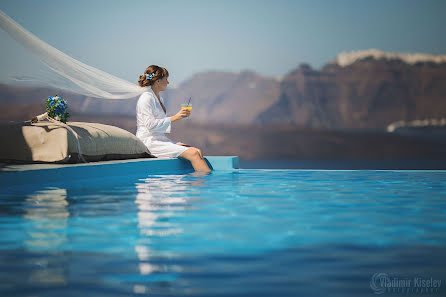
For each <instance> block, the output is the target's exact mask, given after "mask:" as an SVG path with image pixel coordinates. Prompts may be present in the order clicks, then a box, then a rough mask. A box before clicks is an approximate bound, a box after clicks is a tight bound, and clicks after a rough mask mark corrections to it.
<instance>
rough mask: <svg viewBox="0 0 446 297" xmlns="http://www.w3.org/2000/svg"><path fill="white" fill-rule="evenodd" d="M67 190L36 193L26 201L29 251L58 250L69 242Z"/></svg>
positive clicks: (27, 245)
mask: <svg viewBox="0 0 446 297" xmlns="http://www.w3.org/2000/svg"><path fill="white" fill-rule="evenodd" d="M66 198H67V190H66V189H57V188H56V189H49V190H43V191H39V192H35V193H33V194H32V195H30V196H28V197H27V198H26V199H25V214H24V216H23V217H24V218H25V219H26V221H27V223H26V224H25V226H26V229H25V232H26V233H27V234H28V236H29V238H28V239H27V240H25V246H26V247H27V248H29V249H46V248H57V247H58V246H60V245H62V244H63V243H65V242H66V241H67V236H66V234H65V232H64V231H65V229H66V227H67V221H68V217H69V216H70V213H69V211H68V202H67V200H66Z"/></svg>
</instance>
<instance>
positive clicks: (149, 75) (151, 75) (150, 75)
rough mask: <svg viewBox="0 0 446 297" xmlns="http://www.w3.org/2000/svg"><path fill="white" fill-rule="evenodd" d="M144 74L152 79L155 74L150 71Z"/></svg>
mask: <svg viewBox="0 0 446 297" xmlns="http://www.w3.org/2000/svg"><path fill="white" fill-rule="evenodd" d="M145 76H146V78H147V79H148V80H152V78H153V77H154V76H155V74H154V73H151V74H147V73H146V74H145Z"/></svg>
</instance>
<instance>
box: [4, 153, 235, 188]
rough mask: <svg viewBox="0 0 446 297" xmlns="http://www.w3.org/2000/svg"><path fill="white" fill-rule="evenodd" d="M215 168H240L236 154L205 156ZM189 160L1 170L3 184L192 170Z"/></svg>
mask: <svg viewBox="0 0 446 297" xmlns="http://www.w3.org/2000/svg"><path fill="white" fill-rule="evenodd" d="M205 159H206V160H207V162H208V163H209V164H210V166H211V168H212V169H213V170H217V171H220V170H234V169H238V168H239V160H238V157H237V156H208V157H205ZM192 171H193V168H192V165H191V164H190V162H189V161H185V160H181V159H168V158H147V159H130V160H117V161H103V162H92V163H85V164H29V165H4V164H3V166H2V167H1V169H0V186H1V187H5V186H20V185H26V184H42V183H45V184H48V183H52V182H58V181H61V180H66V179H67V178H69V179H70V180H72V181H76V180H82V179H91V178H98V177H99V178H104V177H116V176H128V175H140V174H141V175H149V174H184V173H189V172H192Z"/></svg>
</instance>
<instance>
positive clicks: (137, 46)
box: [0, 0, 446, 85]
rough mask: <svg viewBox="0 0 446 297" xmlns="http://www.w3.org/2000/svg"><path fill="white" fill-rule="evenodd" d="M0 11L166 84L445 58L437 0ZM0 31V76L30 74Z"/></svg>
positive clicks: (9, 5) (76, 54)
mask: <svg viewBox="0 0 446 297" xmlns="http://www.w3.org/2000/svg"><path fill="white" fill-rule="evenodd" d="M0 9H1V10H2V11H3V12H4V13H6V14H7V15H9V16H10V17H11V18H12V19H14V20H15V21H16V22H18V23H19V24H20V25H22V26H23V27H25V28H26V29H27V30H29V31H31V32H32V33H33V34H35V35H36V36H37V37H39V38H40V39H42V40H44V41H45V42H47V43H49V44H50V45H52V46H54V47H56V48H57V49H59V50H61V51H63V52H64V53H66V54H68V55H70V56H72V57H73V58H75V59H78V60H80V61H82V62H84V63H86V64H89V65H91V66H93V67H96V68H98V69H101V70H103V71H106V72H108V73H110V74H113V75H115V76H118V77H120V78H123V79H126V80H128V81H131V82H134V83H136V82H137V79H138V76H139V75H141V74H142V73H143V72H144V70H145V68H146V67H147V66H149V65H151V64H156V65H160V66H164V67H166V68H167V69H168V70H169V73H170V77H169V79H170V82H171V83H172V84H174V85H175V84H180V83H181V82H183V81H185V80H186V79H189V78H191V77H192V76H193V75H194V74H196V73H199V72H204V71H230V72H238V71H244V70H251V71H255V72H257V73H258V74H260V75H263V76H270V77H281V76H284V75H286V74H287V73H288V72H290V71H292V70H294V69H295V68H297V67H298V65H299V64H301V63H306V64H310V65H311V66H312V67H313V68H316V69H319V68H321V67H322V66H323V65H325V64H326V63H328V62H330V61H331V60H332V59H334V58H335V57H336V56H337V55H338V54H339V53H340V52H343V51H352V50H365V49H370V48H376V49H380V50H384V51H392V52H403V53H416V52H420V53H429V54H446V34H445V32H444V31H445V28H446V18H445V17H444V12H445V11H446V1H443V0H374V1H365V0H336V1H332V0H326V1H322V0H302V1H299V0H295V1H285V0H277V1H262V0H257V1H251V0H249V1H248V0H245V1H244V0H238V1H232V0H225V1H223V0H220V1H211V0H209V1H204V0H203V1H196V0H189V1H180V0H177V1H170V0H164V1H151V0H145V1H139V0H133V1H115V0H108V1H103V0H76V1H56V0H54V1H53V0H40V1H35V0H20V1H14V0H0ZM0 31H1V32H0V41H1V42H0V48H1V50H2V54H1V56H0V71H1V72H0V79H4V78H5V77H8V76H10V75H12V74H13V72H23V71H30V72H32V69H31V67H29V65H28V64H27V61H28V60H27V58H26V57H25V56H26V55H29V53H27V52H25V51H23V50H21V49H19V48H18V47H19V46H18V45H17V44H15V41H14V40H12V39H10V38H9V37H8V36H7V34H6V33H5V32H4V31H3V30H1V29H0Z"/></svg>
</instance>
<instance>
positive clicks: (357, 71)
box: [256, 53, 446, 129]
mask: <svg viewBox="0 0 446 297" xmlns="http://www.w3.org/2000/svg"><path fill="white" fill-rule="evenodd" d="M404 58H405V59H404ZM409 58H410V56H409ZM408 61H413V63H408ZM445 116H446V59H445V60H441V59H440V60H439V62H438V61H435V60H423V59H419V60H408V58H407V56H402V57H399V56H395V55H381V56H380V55H372V54H370V55H362V56H361V55H358V53H355V55H354V57H348V56H346V55H340V57H338V58H337V59H336V60H335V61H334V62H331V63H329V64H327V65H326V66H325V67H324V68H323V69H321V70H320V71H318V70H313V69H311V68H310V67H309V66H307V65H302V66H301V67H299V68H298V69H296V70H295V71H292V72H291V73H289V74H288V75H287V76H285V77H284V79H283V80H282V81H281V84H280V98H279V100H278V102H277V103H276V104H275V105H273V106H272V107H271V108H270V109H269V110H268V111H265V112H263V113H262V114H260V115H259V116H258V117H257V118H256V122H258V123H262V124H270V123H288V124H294V125H305V126H310V127H321V128H336V129H343V128H349V129H351V128H368V129H385V128H386V127H387V125H388V124H390V123H391V122H394V121H400V120H402V121H411V120H416V119H425V118H443V117H445Z"/></svg>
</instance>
